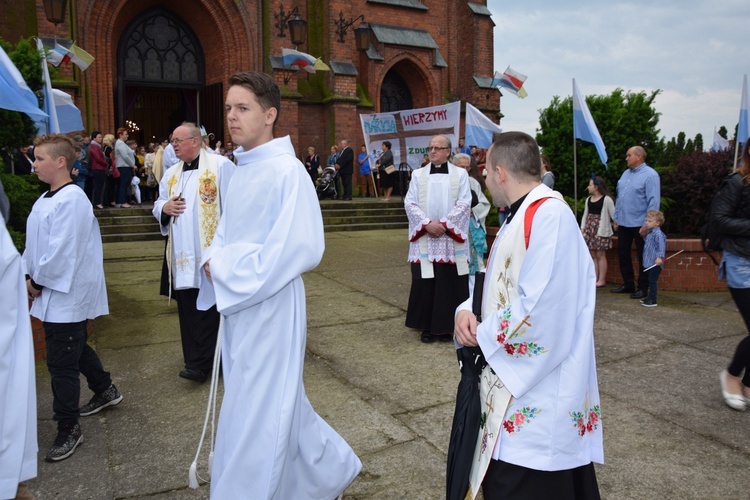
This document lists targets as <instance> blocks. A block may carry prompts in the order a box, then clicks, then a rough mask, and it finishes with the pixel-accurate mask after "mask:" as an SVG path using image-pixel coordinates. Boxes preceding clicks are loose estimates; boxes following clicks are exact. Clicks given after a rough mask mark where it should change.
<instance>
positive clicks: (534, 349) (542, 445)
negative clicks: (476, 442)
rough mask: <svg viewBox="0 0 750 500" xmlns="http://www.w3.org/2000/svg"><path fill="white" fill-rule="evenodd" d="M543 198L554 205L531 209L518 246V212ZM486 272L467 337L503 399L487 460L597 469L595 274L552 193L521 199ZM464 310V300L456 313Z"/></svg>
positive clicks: (542, 189)
mask: <svg viewBox="0 0 750 500" xmlns="http://www.w3.org/2000/svg"><path fill="white" fill-rule="evenodd" d="M553 194H556V195H557V196H558V197H560V199H548V200H546V201H545V202H543V203H542V204H541V205H539V208H538V210H537V211H536V214H535V215H534V217H533V219H532V220H531V221H532V224H531V234H530V239H529V245H528V248H527V249H526V248H525V242H524V218H525V213H526V209H527V208H528V207H529V205H530V204H531V203H532V202H534V201H536V200H538V199H540V198H544V197H549V196H552V195H553ZM487 273H488V274H487V277H486V278H485V290H484V297H483V303H484V307H483V310H482V316H483V321H482V323H481V324H480V325H479V326H478V327H477V341H478V343H479V346H480V347H481V349H482V352H483V354H484V356H485V358H486V360H487V362H488V364H489V366H490V367H491V368H492V370H494V372H495V373H496V374H497V377H499V379H500V381H502V383H503V384H504V385H505V387H506V388H507V389H508V390H509V391H510V393H511V395H512V396H513V398H512V400H511V401H510V404H509V405H508V406H507V408H494V410H496V411H500V412H502V424H501V427H500V433H499V436H495V439H497V441H496V446H495V447H494V450H493V454H492V458H494V459H499V460H502V461H504V462H508V463H511V464H515V465H520V466H523V467H528V468H530V469H535V470H542V471H555V470H566V469H572V468H575V467H579V466H582V465H586V464H589V463H591V462H597V463H602V462H603V460H604V457H603V455H604V454H603V446H602V424H601V404H600V399H599V389H598V384H597V377H596V359H595V350H594V309H595V305H596V287H595V284H596V275H595V272H594V266H593V262H592V260H591V256H590V254H589V251H588V248H587V247H586V243H585V241H584V240H583V237H582V236H581V231H580V229H579V227H578V224H577V222H576V220H575V217H574V216H573V213H572V211H571V210H570V208H569V207H568V206H567V204H566V203H564V202H563V201H561V196H560V195H559V194H557V193H553V191H552V190H550V189H549V188H548V187H547V186H545V185H543V184H540V185H539V186H537V187H536V188H535V189H533V190H532V191H531V192H530V193H529V194H528V195H527V197H526V199H525V200H524V201H523V203H522V204H521V206H520V207H519V209H518V210H517V213H514V214H513V219H512V220H511V222H510V223H507V224H505V225H503V227H502V228H501V231H500V233H499V234H498V236H497V240H496V242H495V244H494V245H493V248H492V252H491V253H490V260H489V262H488V264H487ZM498 296H500V300H499V301H498ZM490 303H491V304H497V305H496V306H494V307H487V305H488V304H490ZM471 304H472V299H471V298H469V300H467V301H466V302H464V303H463V304H462V305H461V306H459V309H465V310H471ZM487 411H489V410H487Z"/></svg>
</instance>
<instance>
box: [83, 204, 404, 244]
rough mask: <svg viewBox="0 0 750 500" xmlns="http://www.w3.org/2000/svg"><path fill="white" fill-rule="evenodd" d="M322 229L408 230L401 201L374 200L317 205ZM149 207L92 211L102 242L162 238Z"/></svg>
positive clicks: (150, 206) (327, 230)
mask: <svg viewBox="0 0 750 500" xmlns="http://www.w3.org/2000/svg"><path fill="white" fill-rule="evenodd" d="M320 208H321V212H322V215H323V227H324V230H325V231H326V232H330V231H367V230H374V229H404V228H407V227H408V222H407V218H406V212H405V211H404V204H403V201H402V200H401V199H400V198H394V199H393V200H392V201H389V202H380V201H379V200H377V199H374V198H364V199H363V198H359V199H354V200H351V201H340V200H324V201H322V202H321V203H320ZM151 210H152V205H143V206H140V207H132V208H120V209H116V208H106V209H102V210H98V209H95V210H94V213H95V214H96V216H97V218H98V220H99V227H100V230H101V233H102V241H104V242H125V241H153V240H160V239H163V238H164V237H163V236H162V235H161V233H160V231H159V224H158V223H157V221H156V219H155V218H154V216H153V215H152V213H151Z"/></svg>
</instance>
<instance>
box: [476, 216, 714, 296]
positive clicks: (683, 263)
mask: <svg viewBox="0 0 750 500" xmlns="http://www.w3.org/2000/svg"><path fill="white" fill-rule="evenodd" d="M497 230H498V228H495V227H488V228H487V245H488V246H489V247H491V246H492V243H493V242H494V241H495V235H496V234H497ZM680 250H684V251H683V252H682V253H681V254H679V255H677V256H676V257H674V258H672V259H669V260H668V261H667V262H666V264H665V265H664V270H663V271H662V272H661V274H660V275H659V283H658V286H659V290H671V291H677V292H723V291H726V289H727V284H726V281H719V278H718V270H717V268H716V266H715V265H714V263H713V262H712V261H711V258H710V257H709V256H708V255H706V253H705V252H704V251H703V247H702V246H701V242H700V240H688V239H673V240H670V239H668V240H667V257H669V256H670V255H673V254H675V253H676V252H678V251H680ZM713 256H714V258H715V259H716V260H717V261H720V260H721V253H720V252H713ZM632 259H633V271H634V276H635V277H636V279H638V264H637V260H636V257H635V246H634V247H633V252H632ZM607 283H610V284H622V276H621V275H620V263H619V261H618V258H617V236H614V237H612V249H611V250H608V251H607Z"/></svg>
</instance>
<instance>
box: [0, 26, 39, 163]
mask: <svg viewBox="0 0 750 500" xmlns="http://www.w3.org/2000/svg"><path fill="white" fill-rule="evenodd" d="M0 45H1V46H2V47H3V50H5V52H7V54H8V57H9V58H10V60H11V61H13V64H15V65H16V67H17V68H18V71H19V72H20V73H21V76H23V79H24V80H25V81H26V85H28V86H29V88H30V89H31V90H32V91H34V92H35V93H36V94H37V99H40V98H41V95H42V93H41V89H42V85H43V84H44V80H43V78H42V66H41V60H40V58H39V52H38V51H37V49H36V46H35V45H34V43H33V41H32V39H26V40H24V39H21V40H20V41H19V42H18V45H16V46H15V47H13V46H12V45H10V44H8V43H7V42H5V41H3V40H2V39H0ZM40 103H41V100H40ZM36 133H37V129H36V127H35V126H34V122H33V121H32V120H31V119H30V118H29V117H28V116H26V114H25V113H19V112H18V111H9V110H7V109H0V149H5V150H6V151H10V150H12V148H15V147H18V146H23V145H28V144H30V143H31V139H32V138H33V137H34V135H36Z"/></svg>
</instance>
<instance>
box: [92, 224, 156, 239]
mask: <svg viewBox="0 0 750 500" xmlns="http://www.w3.org/2000/svg"><path fill="white" fill-rule="evenodd" d="M99 230H100V231H101V233H102V234H103V235H104V234H128V233H149V232H154V233H156V234H158V235H160V236H161V233H160V232H159V225H158V224H157V223H156V221H154V222H152V223H149V224H127V225H126V224H113V225H105V226H103V225H101V224H100V225H99Z"/></svg>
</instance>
